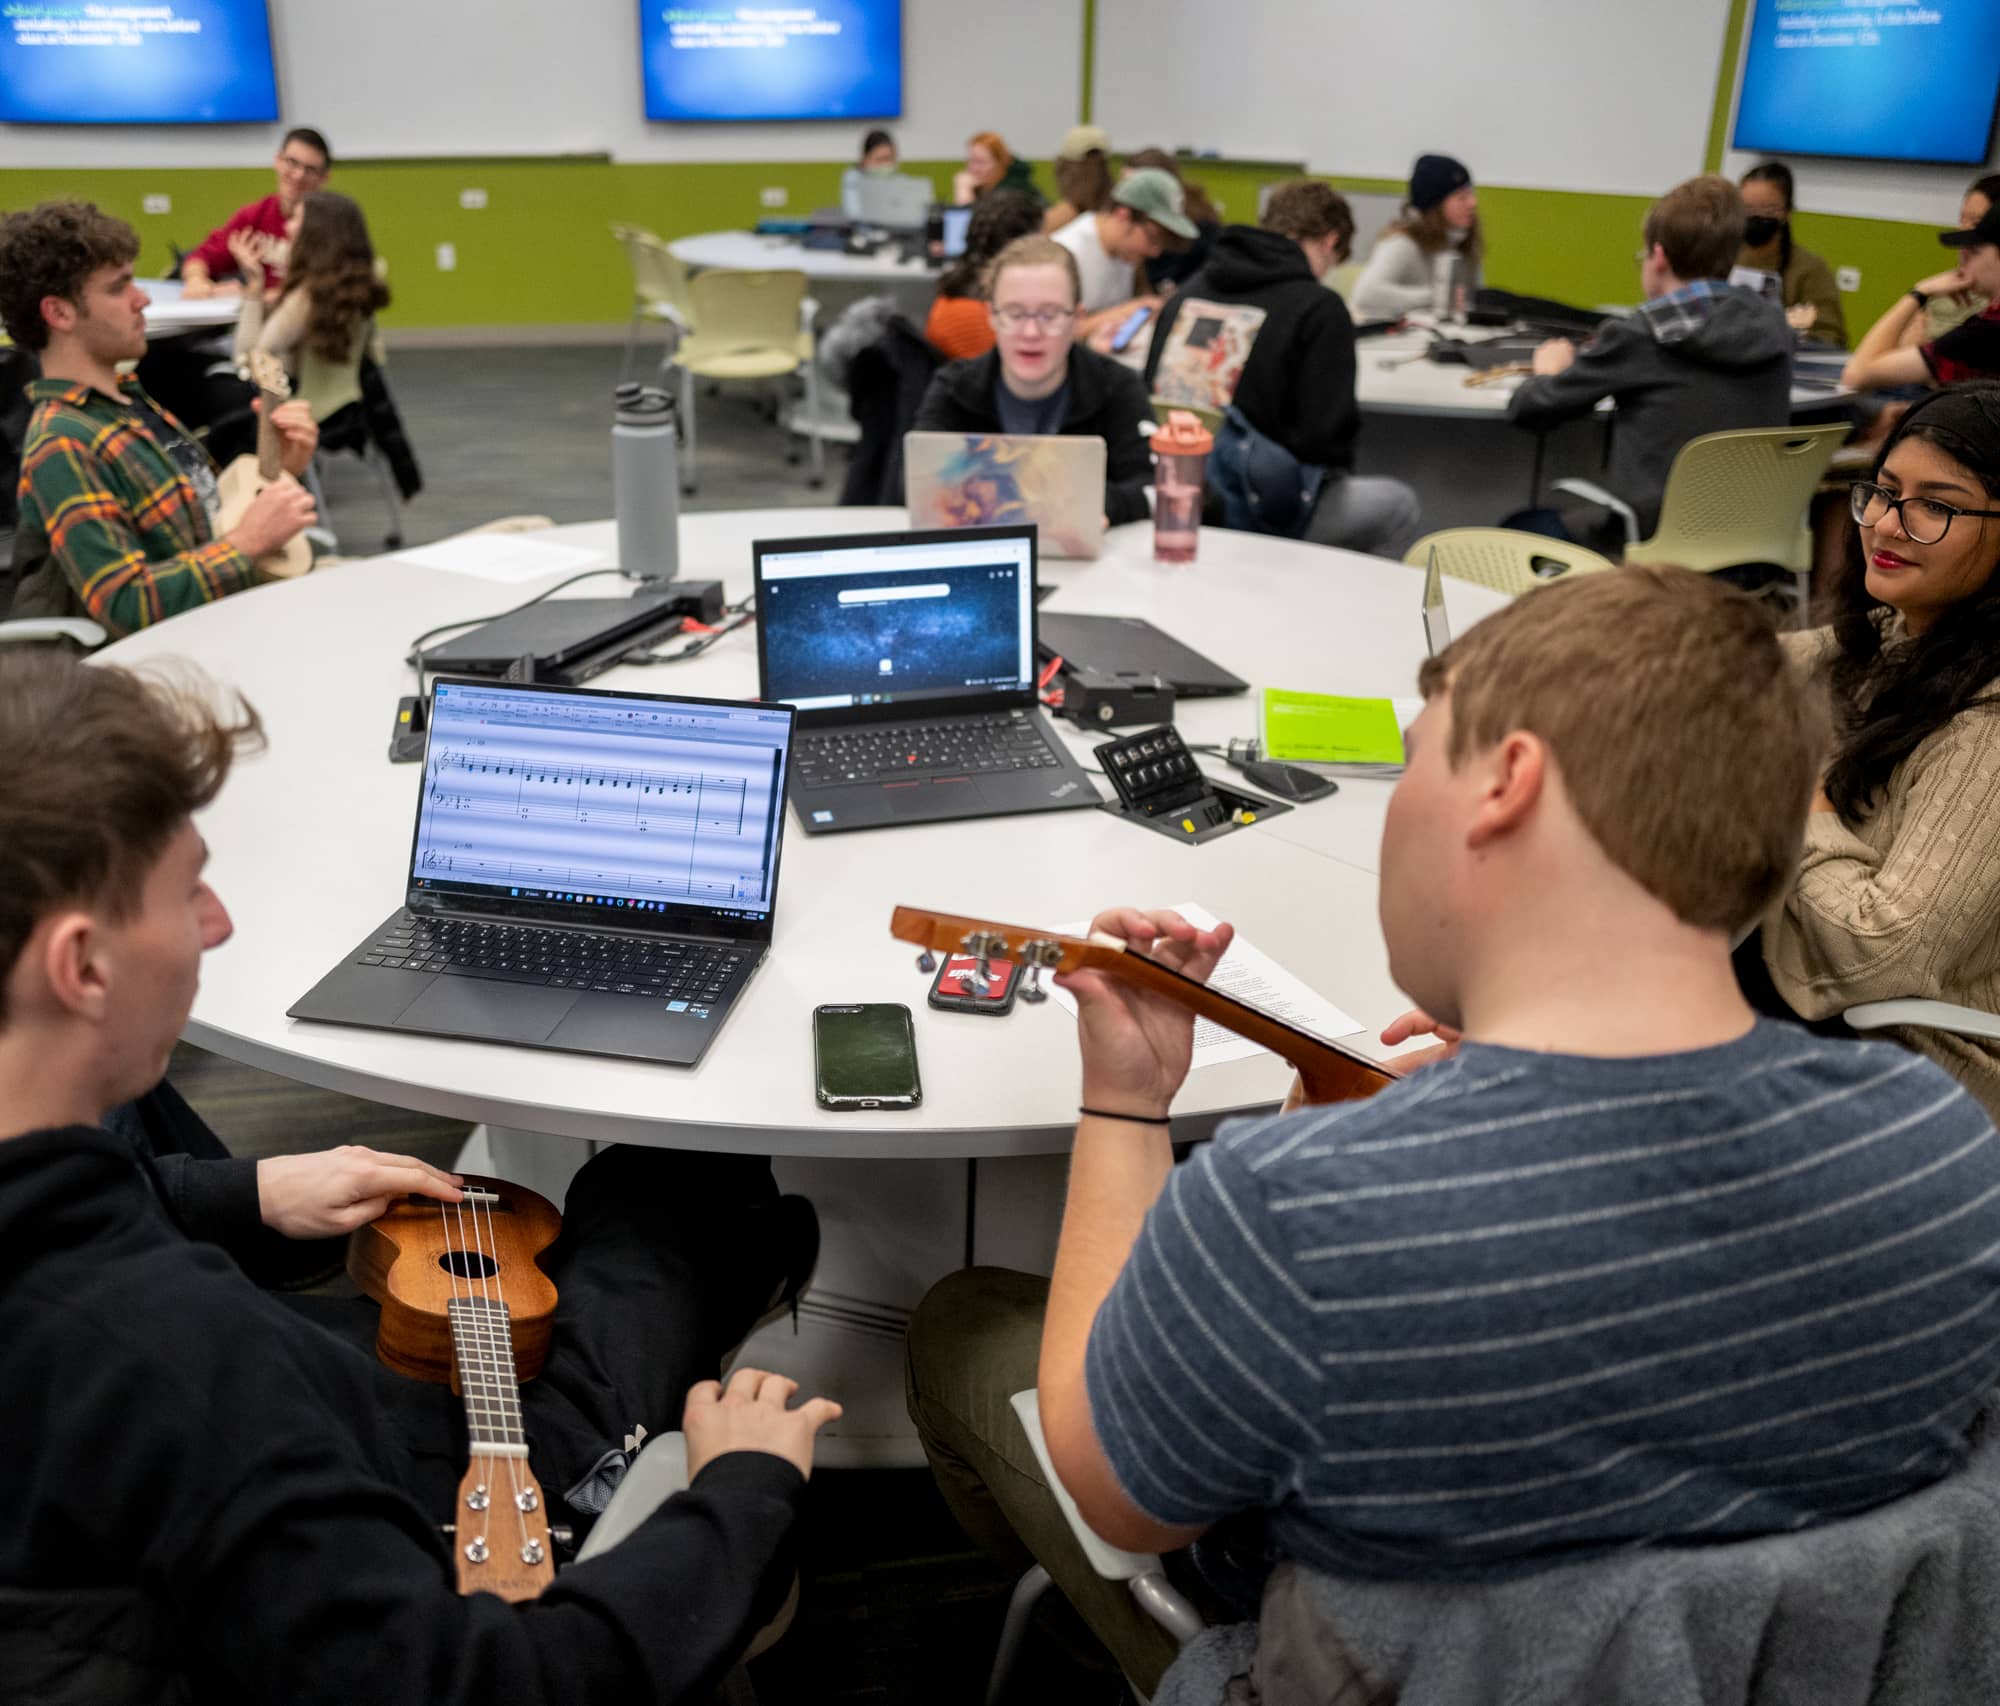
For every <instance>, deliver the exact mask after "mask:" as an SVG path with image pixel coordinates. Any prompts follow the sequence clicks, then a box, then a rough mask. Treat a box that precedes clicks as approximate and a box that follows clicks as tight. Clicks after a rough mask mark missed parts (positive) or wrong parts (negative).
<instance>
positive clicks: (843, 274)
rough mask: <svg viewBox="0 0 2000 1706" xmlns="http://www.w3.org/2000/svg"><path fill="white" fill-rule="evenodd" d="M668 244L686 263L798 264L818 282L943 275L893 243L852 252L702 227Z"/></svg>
mask: <svg viewBox="0 0 2000 1706" xmlns="http://www.w3.org/2000/svg"><path fill="white" fill-rule="evenodd" d="M667 247H668V249H669V250H670V251H671V252H672V253H673V256H674V258H675V259H676V260H678V261H680V262H681V263H682V265H684V266H690V267H732V268H756V267H784V268H796V269H797V270H798V271H800V272H803V273H804V274H805V275H806V277H807V278H809V279H812V280H813V281H814V282H815V283H820V282H827V281H842V282H846V283H850V284H927V283H932V282H934V281H935V280H936V279H937V278H938V276H939V273H938V271H937V269H934V268H932V267H930V266H927V265H926V264H925V263H924V262H922V261H909V260H904V259H903V258H902V257H901V254H900V252H899V251H898V250H897V249H895V248H894V247H893V246H892V247H890V248H887V249H884V250H883V251H882V252H880V253H879V254H874V255H849V254H845V253H843V252H842V251H841V250H839V249H808V248H807V247H806V246H805V245H804V244H803V243H801V242H800V241H799V240H798V238H796V237H760V236H758V235H757V233H756V232H754V231H704V232H702V233H700V234H699V235H698V236H693V237H682V238H679V239H678V240H676V241H675V242H672V243H669V244H668V245H667Z"/></svg>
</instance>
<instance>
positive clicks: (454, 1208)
mask: <svg viewBox="0 0 2000 1706" xmlns="http://www.w3.org/2000/svg"><path fill="white" fill-rule="evenodd" d="M453 1215H456V1217H457V1220H458V1244H457V1248H458V1250H459V1251H460V1252H461V1253H463V1252H464V1251H465V1250H466V1247H467V1241H466V1232H465V1202H464V1199H463V1198H461V1199H460V1200H459V1201H458V1202H456V1203H454V1204H451V1205H449V1206H448V1205H446V1204H445V1203H442V1202H440V1203H439V1204H438V1219H439V1220H440V1221H441V1222H442V1223H443V1226H444V1233H445V1242H446V1243H447V1244H450V1243H451V1241H452V1237H451V1235H452V1217H453ZM489 1242H490V1243H491V1245H492V1256H491V1259H490V1266H491V1268H492V1270H493V1275H494V1278H495V1279H496V1281H497V1280H498V1278H499V1274H500V1261H499V1255H500V1242H499V1237H498V1234H497V1233H494V1232H493V1231H492V1211H491V1206H490V1205H489V1206H488V1218H487V1230H486V1232H485V1234H482V1232H481V1229H480V1224H479V1204H478V1203H477V1202H474V1203H473V1205H472V1238H471V1253H472V1255H473V1256H474V1258H475V1259H476V1260H477V1262H478V1266H479V1269H480V1273H479V1294H478V1295H479V1301H480V1302H481V1304H482V1305H490V1304H491V1303H493V1302H494V1301H495V1299H494V1297H493V1295H492V1293H491V1292H489V1291H488V1289H487V1283H486V1282H487V1275H486V1269H487V1267H488V1266H489V1261H488V1259H487V1249H486V1246H487V1244H488V1243H489ZM445 1266H446V1270H447V1272H448V1273H449V1274H450V1276H451V1294H452V1299H453V1301H454V1302H456V1301H459V1299H460V1295H461V1294H460V1292H459V1288H458V1282H459V1278H460V1275H459V1274H458V1273H457V1271H456V1270H455V1269H453V1268H452V1266H451V1264H450V1263H446V1264H445ZM464 1278H465V1281H466V1285H465V1291H464V1294H463V1299H464V1301H466V1302H468V1303H469V1302H471V1301H472V1299H473V1289H472V1276H471V1275H470V1274H467V1275H465V1276H464ZM497 1301H498V1303H499V1305H500V1307H501V1308H502V1309H503V1310H504V1309H505V1308H506V1301H507V1300H506V1293H505V1290H504V1286H502V1288H501V1289H500V1295H499V1297H498V1300H497ZM468 1313H470V1312H468ZM491 1326H492V1317H491V1315H490V1314H489V1313H487V1312H486V1311H485V1310H484V1309H482V1311H481V1312H480V1313H479V1329H478V1332H477V1334H476V1336H475V1341H474V1342H475V1345H476V1348H477V1349H478V1351H479V1353H480V1355H482V1356H483V1357H484V1358H485V1359H486V1361H487V1362H488V1363H489V1364H490V1365H491V1367H490V1368H489V1369H488V1370H486V1371H484V1372H483V1373H482V1376H481V1378H482V1379H483V1380H487V1381H491V1382H493V1383H494V1384H493V1385H490V1386H488V1388H487V1396H486V1397H485V1398H484V1399H483V1400H482V1401H481V1403H480V1406H479V1407H480V1409H481V1411H482V1412H485V1413H486V1414H484V1415H482V1418H481V1419H482V1420H483V1421H488V1422H489V1423H490V1413H491V1411H492V1409H493V1407H494V1404H493V1399H492V1397H491V1393H492V1392H493V1391H494V1390H496V1389H497V1381H498V1375H497V1372H495V1371H497V1369H498V1367H499V1355H498V1349H497V1347H496V1346H495V1344H494V1343H493V1335H492V1332H491ZM512 1374H513V1370H512V1369H509V1370H508V1375H509V1377H510V1378H511V1377H512ZM478 1462H479V1464H480V1467H481V1468H482V1469H483V1470H484V1481H485V1486H486V1489H487V1494H486V1499H487V1509H486V1510H483V1511H481V1512H480V1513H479V1523H480V1531H479V1534H478V1536H477V1538H478V1539H480V1540H482V1541H487V1542H489V1543H490V1538H491V1525H492V1518H491V1515H490V1512H491V1510H492V1503H493V1496H494V1494H495V1493H496V1492H498V1490H499V1477H498V1476H497V1475H496V1474H495V1469H496V1467H497V1465H496V1463H495V1460H494V1459H493V1457H492V1456H490V1455H488V1456H486V1457H483V1458H480V1459H478ZM507 1482H508V1486H509V1489H510V1490H511V1492H512V1494H513V1503H514V1515H515V1519H516V1520H517V1521H518V1522H519V1523H520V1525H521V1547H522V1550H523V1552H525V1551H526V1550H527V1546H528V1515H527V1512H526V1511H525V1510H524V1509H523V1508H522V1505H521V1466H520V1460H519V1459H518V1458H514V1457H509V1458H508V1459H507ZM522 1561H523V1562H524V1563H525V1562H526V1559H525V1558H524V1559H523V1560H522Z"/></svg>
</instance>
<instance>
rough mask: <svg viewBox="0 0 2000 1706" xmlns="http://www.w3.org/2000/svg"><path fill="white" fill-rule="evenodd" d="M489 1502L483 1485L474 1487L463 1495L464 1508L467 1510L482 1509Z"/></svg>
mask: <svg viewBox="0 0 2000 1706" xmlns="http://www.w3.org/2000/svg"><path fill="white" fill-rule="evenodd" d="M490 1503H492V1500H491V1499H490V1498H488V1496H487V1493H486V1489H485V1488H484V1487H474V1488H473V1489H472V1491H471V1492H469V1493H467V1494H466V1495H465V1508H466V1509H467V1510H469V1511H483V1510H484V1509H485V1508H486V1507H487V1506H488V1505H489V1504H490Z"/></svg>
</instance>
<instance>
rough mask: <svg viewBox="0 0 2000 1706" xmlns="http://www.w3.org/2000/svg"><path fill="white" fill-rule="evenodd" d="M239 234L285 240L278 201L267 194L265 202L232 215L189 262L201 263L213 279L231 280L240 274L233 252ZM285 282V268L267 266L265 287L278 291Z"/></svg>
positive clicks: (283, 215) (203, 242) (283, 214)
mask: <svg viewBox="0 0 2000 1706" xmlns="http://www.w3.org/2000/svg"><path fill="white" fill-rule="evenodd" d="M237 231H261V232H262V233H263V234H264V235H265V236H266V237H279V238H282V237H283V236H284V234H285V213H284V209H283V208H281V207H280V206H279V205H278V198H277V197H276V196H274V195H267V196H266V197H265V198H264V199H263V200H262V201H253V202H252V203H251V204H250V205H249V206H248V207H239V208H238V209H237V210H236V211H235V212H234V213H232V214H231V215H230V216H229V223H228V224H226V225H224V226H223V227H222V229H221V230H220V231H211V232H209V234H208V235H207V236H206V237H204V238H203V239H202V240H201V247H200V248H198V249H195V250H192V251H191V252H190V253H189V254H188V256H187V259H188V260H190V261H199V262H201V264H202V265H203V266H205V267H206V268H208V276H209V277H210V278H227V277H229V275H230V274H231V273H233V272H235V271H236V257H235V256H234V255H232V254H231V253H230V252H229V239H230V236H231V235H232V234H233V233H234V232H237ZM284 282H285V270H284V268H283V267H277V266H270V265H268V264H267V265H266V266H265V268H264V287H265V289H267V290H275V289H277V288H278V286H279V285H281V284H283V283H284Z"/></svg>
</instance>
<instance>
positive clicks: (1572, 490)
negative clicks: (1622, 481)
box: [1549, 478, 1639, 545]
mask: <svg viewBox="0 0 2000 1706" xmlns="http://www.w3.org/2000/svg"><path fill="white" fill-rule="evenodd" d="M1549 489H1550V490H1551V491H1557V492H1568V493H1569V495H1570V496H1571V497H1573V498H1582V499H1583V501H1584V502H1585V503H1593V504H1596V505H1598V507H1599V508H1601V509H1608V510H1610V511H1611V513H1612V514H1613V515H1615V516H1617V517H1618V519H1619V520H1620V521H1622V522H1623V523H1624V524H1625V543H1626V544H1627V545H1636V544H1638V543H1639V512H1638V511H1637V510H1635V509H1634V508H1633V507H1632V506H1631V505H1630V504H1628V503H1627V502H1626V501H1625V500H1624V499H1623V498H1614V497H1613V496H1612V495H1611V494H1610V493H1609V492H1607V491H1606V490H1605V489H1604V488H1603V487H1602V486H1600V485H1598V484H1596V483H1595V482H1594V481H1591V480H1578V479H1574V478H1570V479H1562V480H1557V481H1555V482H1554V483H1553V484H1552V485H1551V486H1550V488H1549Z"/></svg>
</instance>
